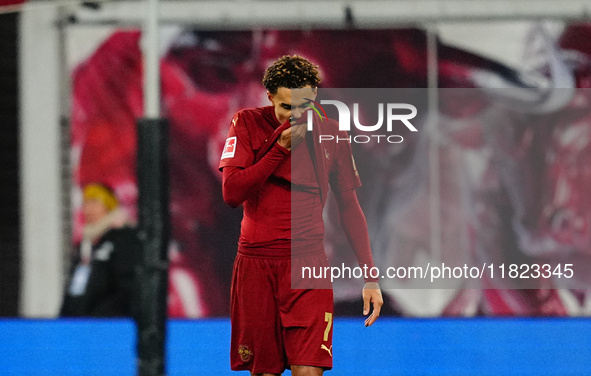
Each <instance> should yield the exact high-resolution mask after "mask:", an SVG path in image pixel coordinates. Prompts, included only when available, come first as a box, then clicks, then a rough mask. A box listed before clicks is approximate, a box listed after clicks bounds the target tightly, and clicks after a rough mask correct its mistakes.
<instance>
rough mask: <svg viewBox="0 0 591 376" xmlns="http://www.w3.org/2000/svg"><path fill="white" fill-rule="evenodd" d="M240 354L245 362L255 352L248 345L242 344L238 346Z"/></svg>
mask: <svg viewBox="0 0 591 376" xmlns="http://www.w3.org/2000/svg"><path fill="white" fill-rule="evenodd" d="M238 355H240V359H241V360H242V361H243V362H248V361H249V360H250V358H251V357H252V356H253V355H254V353H253V352H252V350H250V349H249V348H248V346H246V345H240V346H238Z"/></svg>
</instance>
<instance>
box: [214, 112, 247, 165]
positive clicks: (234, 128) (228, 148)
mask: <svg viewBox="0 0 591 376" xmlns="http://www.w3.org/2000/svg"><path fill="white" fill-rule="evenodd" d="M245 120H246V119H245V115H244V114H243V113H241V112H238V113H237V114H236V115H234V117H233V118H232V122H231V124H230V130H229V131H228V138H226V142H225V143H224V149H223V150H222V156H221V160H220V165H219V169H220V170H221V169H222V168H224V167H229V166H232V167H242V168H246V167H249V166H251V165H252V164H253V163H254V152H253V150H252V147H251V141H250V134H249V132H248V128H247V127H246V121H245Z"/></svg>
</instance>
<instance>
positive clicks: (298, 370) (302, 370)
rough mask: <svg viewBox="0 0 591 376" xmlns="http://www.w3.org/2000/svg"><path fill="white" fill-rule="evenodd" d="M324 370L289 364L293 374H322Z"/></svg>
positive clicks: (303, 375) (306, 375) (296, 375)
mask: <svg viewBox="0 0 591 376" xmlns="http://www.w3.org/2000/svg"><path fill="white" fill-rule="evenodd" d="M323 373H324V370H323V369H322V368H320V367H310V366H291V374H292V375H293V376H322V374H323Z"/></svg>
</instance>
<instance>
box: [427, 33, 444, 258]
mask: <svg viewBox="0 0 591 376" xmlns="http://www.w3.org/2000/svg"><path fill="white" fill-rule="evenodd" d="M427 69H428V72H427V83H428V94H427V96H428V104H429V116H428V127H427V129H428V132H429V213H430V215H429V218H430V228H431V239H430V240H431V256H432V259H433V260H437V261H441V260H442V254H441V252H442V250H441V197H440V195H441V191H440V189H441V180H440V171H439V169H440V165H439V141H440V135H439V126H438V119H439V75H438V59H437V25H436V24H432V25H429V27H428V28H427Z"/></svg>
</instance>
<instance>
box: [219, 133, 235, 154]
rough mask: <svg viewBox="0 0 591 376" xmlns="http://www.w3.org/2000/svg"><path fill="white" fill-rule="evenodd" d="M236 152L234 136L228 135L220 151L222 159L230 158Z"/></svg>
mask: <svg viewBox="0 0 591 376" xmlns="http://www.w3.org/2000/svg"><path fill="white" fill-rule="evenodd" d="M234 154H236V136H234V137H230V138H228V139H227V140H226V144H225V145H224V151H223V152H222V159H226V158H232V157H234Z"/></svg>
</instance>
